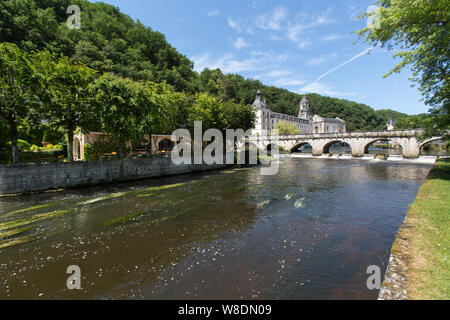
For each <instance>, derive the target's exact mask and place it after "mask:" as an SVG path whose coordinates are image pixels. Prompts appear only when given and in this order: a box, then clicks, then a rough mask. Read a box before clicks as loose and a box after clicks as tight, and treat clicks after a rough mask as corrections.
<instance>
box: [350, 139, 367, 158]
mask: <svg viewBox="0 0 450 320" xmlns="http://www.w3.org/2000/svg"><path fill="white" fill-rule="evenodd" d="M347 143H348V144H349V145H350V147H352V157H355V158H361V157H364V143H363V141H349V142H347Z"/></svg>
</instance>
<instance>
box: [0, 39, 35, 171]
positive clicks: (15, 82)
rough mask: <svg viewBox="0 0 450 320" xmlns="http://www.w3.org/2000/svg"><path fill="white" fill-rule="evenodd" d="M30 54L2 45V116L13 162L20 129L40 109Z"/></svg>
mask: <svg viewBox="0 0 450 320" xmlns="http://www.w3.org/2000/svg"><path fill="white" fill-rule="evenodd" d="M34 80H35V79H34V74H33V68H32V66H31V62H30V55H29V54H28V53H26V52H24V51H22V50H20V49H19V48H18V47H17V46H16V45H14V44H10V43H1V44H0V116H1V117H2V118H3V119H4V120H5V122H6V123H7V124H8V126H9V131H10V138H11V152H12V163H13V164H18V163H19V152H18V148H17V141H18V126H19V123H20V122H21V121H23V120H24V119H26V118H27V117H29V116H30V115H31V113H32V108H33V107H36V106H38V101H39V98H38V97H37V95H36V93H37V92H38V88H37V85H36V82H35V81H34Z"/></svg>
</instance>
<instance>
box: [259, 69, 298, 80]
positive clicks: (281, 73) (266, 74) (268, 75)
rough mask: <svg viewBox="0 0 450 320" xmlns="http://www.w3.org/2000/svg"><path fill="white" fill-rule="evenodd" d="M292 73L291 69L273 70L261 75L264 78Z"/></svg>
mask: <svg viewBox="0 0 450 320" xmlns="http://www.w3.org/2000/svg"><path fill="white" fill-rule="evenodd" d="M290 74H291V71H289V70H272V71H269V72H267V73H264V74H263V75H261V76H260V77H261V78H263V77H264V78H267V77H271V78H273V77H283V76H287V75H290Z"/></svg>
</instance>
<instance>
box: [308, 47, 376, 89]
mask: <svg viewBox="0 0 450 320" xmlns="http://www.w3.org/2000/svg"><path fill="white" fill-rule="evenodd" d="M372 49H373V47H370V48H367V49H366V50H364V51H363V52H361V53H358V54H357V55H356V56H354V57H352V58H350V59H349V60H347V61H345V62H343V63H341V64H340V65H338V66H337V67H334V68H333V69H331V70H329V71H327V72H325V73H324V74H322V75H321V76H320V77H318V78H317V79H316V81H314V83H316V82H319V81H320V80H321V79H323V78H325V77H326V76H327V75H329V74H330V73H332V72H335V71H336V70H339V69H340V68H342V67H343V66H345V65H347V64H349V63H350V62H352V61H355V60H356V59H358V58H360V57H362V56H363V55H366V54H368V53H369V52H370V51H372Z"/></svg>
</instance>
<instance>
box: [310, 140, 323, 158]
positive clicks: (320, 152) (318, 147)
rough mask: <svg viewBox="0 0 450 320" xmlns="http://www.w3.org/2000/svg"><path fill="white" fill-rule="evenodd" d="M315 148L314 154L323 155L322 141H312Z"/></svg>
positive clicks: (316, 155)
mask: <svg viewBox="0 0 450 320" xmlns="http://www.w3.org/2000/svg"><path fill="white" fill-rule="evenodd" d="M310 145H311V147H312V149H313V156H315V157H320V156H322V155H323V144H321V143H310Z"/></svg>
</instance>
